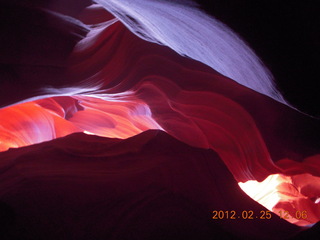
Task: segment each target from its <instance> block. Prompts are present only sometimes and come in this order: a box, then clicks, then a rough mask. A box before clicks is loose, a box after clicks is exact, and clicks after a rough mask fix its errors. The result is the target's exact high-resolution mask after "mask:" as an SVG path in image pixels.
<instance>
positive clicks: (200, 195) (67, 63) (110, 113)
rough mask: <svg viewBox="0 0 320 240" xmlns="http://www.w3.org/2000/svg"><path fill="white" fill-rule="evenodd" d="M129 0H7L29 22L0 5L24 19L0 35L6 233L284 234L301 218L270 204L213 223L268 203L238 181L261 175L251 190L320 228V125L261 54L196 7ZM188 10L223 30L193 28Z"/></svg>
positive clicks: (0, 159) (1, 194)
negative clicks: (293, 102) (288, 94)
mask: <svg viewBox="0 0 320 240" xmlns="http://www.w3.org/2000/svg"><path fill="white" fill-rule="evenodd" d="M137 2H140V4H139V5H136V3H132V4H129V3H126V4H124V3H120V2H118V1H108V2H105V1H99V3H101V4H102V5H98V4H93V5H90V6H89V4H90V3H89V2H87V1H79V5H78V7H77V8H74V9H73V10H68V7H67V5H68V4H70V5H76V4H75V3H73V1H66V2H61V3H60V2H59V3H60V4H61V5H59V4H57V5H55V6H54V5H53V6H51V5H50V4H49V5H45V6H41V8H39V7H38V5H37V4H39V3H36V1H31V0H30V1H27V3H25V4H22V3H20V2H19V1H17V2H15V3H13V4H7V5H4V7H5V8H4V9H9V10H11V11H14V12H15V13H16V14H17V15H20V16H21V17H23V19H24V21H23V22H22V21H20V22H19V20H16V19H15V18H12V16H11V15H8V16H7V17H8V18H9V20H12V21H18V23H19V24H18V26H17V30H15V31H14V30H12V31H11V30H10V29H9V30H8V32H7V34H6V38H4V40H2V41H4V42H3V43H4V44H7V43H9V42H10V43H11V44H12V45H11V47H10V48H9V50H8V49H4V50H5V51H3V52H4V54H3V55H2V56H1V61H2V62H3V63H5V65H4V67H3V71H2V72H1V73H2V75H3V76H2V77H3V79H4V81H1V83H0V89H1V95H0V97H1V99H0V100H1V101H0V104H1V106H2V108H1V109H0V151H2V153H0V166H1V176H0V177H1V179H2V180H1V188H0V200H1V201H2V208H3V209H4V210H3V211H4V212H5V213H6V214H7V215H6V214H5V215H4V217H2V219H3V222H4V226H8V228H7V227H5V228H3V229H4V230H5V229H8V230H6V231H7V233H6V234H7V235H6V236H8V238H9V237H16V238H23V237H25V236H33V238H40V239H42V238H45V236H46V235H47V234H49V235H50V237H51V236H52V239H90V238H93V239H101V238H108V239H126V238H128V239H148V238H150V237H151V236H152V238H155V239H156V237H158V238H159V239H168V238H173V239H179V237H180V238H182V237H185V238H186V237H187V236H191V235H192V234H194V235H192V236H199V239H201V238H202V239H207V238H209V237H210V236H213V235H215V234H216V235H219V236H225V238H227V237H229V238H230V239H234V238H244V239H257V238H258V239H264V238H266V239H270V238H272V239H283V238H289V237H292V236H294V235H295V234H297V233H298V232H299V231H301V229H300V228H299V227H296V226H294V225H290V224H289V223H286V222H285V221H284V220H281V219H279V217H277V216H276V215H272V218H271V219H264V220H263V219H259V218H256V219H254V220H252V221H250V220H249V219H242V216H241V217H240V218H239V219H236V220H231V219H229V220H227V219H223V220H213V219H211V217H212V214H211V213H212V211H214V210H218V211H219V210H223V211H236V212H239V213H240V212H242V211H253V212H255V213H256V214H258V213H260V211H267V209H265V208H263V207H262V206H260V205H259V204H257V203H256V202H254V201H253V200H251V199H249V198H248V197H247V196H246V195H245V194H244V193H242V192H241V190H240V188H239V187H238V185H237V184H236V183H237V182H241V183H243V184H244V185H241V186H242V188H243V189H248V187H245V186H246V185H245V184H246V182H247V183H250V182H248V181H263V180H264V179H266V178H267V177H269V178H267V179H266V180H265V181H264V182H263V183H262V184H264V185H259V184H258V185H247V186H249V188H251V190H254V191H251V192H250V194H249V195H250V196H251V197H252V198H254V199H255V200H256V201H258V202H259V203H261V204H263V205H264V206H265V207H268V208H269V209H270V210H272V211H273V212H274V213H276V214H278V215H281V217H282V218H284V219H286V220H287V221H289V222H291V223H294V224H296V225H299V226H309V227H310V226H312V224H315V223H317V222H318V221H319V219H320V205H319V202H320V200H319V199H320V184H319V183H320V151H319V150H320V149H319V146H320V144H319V143H320V141H319V132H320V129H319V128H320V125H319V120H317V119H313V118H310V117H308V116H306V115H304V114H302V113H300V112H298V111H296V110H295V109H293V108H291V107H290V106H288V105H286V104H285V101H284V100H283V99H282V97H281V95H279V93H277V92H276V91H275V90H274V87H273V83H272V80H271V78H270V77H269V73H268V71H267V70H265V69H264V67H263V66H262V65H261V63H259V60H258V58H257V57H256V56H255V55H254V53H253V52H251V51H250V50H248V49H247V47H246V46H245V45H244V43H242V42H241V40H239V39H238V38H237V37H236V36H235V35H233V33H231V32H230V30H229V29H227V28H226V27H225V26H223V25H222V24H220V23H217V22H215V20H213V19H211V20H210V18H209V17H208V16H206V15H204V14H203V13H201V12H199V11H198V10H196V9H195V6H194V5H193V4H191V5H188V4H187V5H182V4H178V3H174V4H172V3H169V2H166V1H154V2H155V3H156V2H157V4H155V5H150V3H147V2H146V1H137ZM80 6H81V7H80ZM85 6H87V7H86V8H85ZM103 7H105V8H107V9H108V10H109V11H110V12H111V13H112V14H113V15H112V14H111V13H110V12H108V11H106V10H105V9H104V8H103ZM140 8H141V9H142V10H143V11H142V10H141V12H139V13H137V11H138V10H137V9H140ZM61 9H62V10H61ZM165 9H167V10H168V11H167V12H164V10H165ZM179 9H180V10H181V11H180V12H179V11H178V10H179ZM177 11H178V12H179V14H175V13H177ZM26 12H28V13H30V14H26ZM31 13H32V14H31ZM142 13H144V14H142ZM186 13H190V14H194V16H197V19H199V22H198V23H197V24H201V19H205V20H204V21H205V23H206V25H205V26H207V27H208V28H209V27H210V26H212V29H213V30H212V31H213V32H211V31H210V34H213V35H214V34H218V33H221V34H222V33H223V34H222V35H221V36H220V37H221V38H218V39H217V38H213V39H212V42H214V43H212V42H208V43H206V42H204V39H206V38H205V36H206V34H207V33H206V34H204V35H202V37H201V36H199V37H196V38H194V37H193V36H194V33H195V32H194V31H195V29H196V28H195V29H194V28H192V29H191V30H192V31H186V29H187V28H188V26H186V16H185V15H186ZM141 14H142V15H141ZM152 16H154V17H152ZM161 19H164V20H165V21H163V22H161ZM179 19H180V20H181V22H180V25H181V29H179V26H177V24H176V23H177V21H178V20H179ZM157 21H158V23H157ZM214 23H215V24H216V25H215V27H216V28H214V27H213V25H214ZM194 24H196V23H194ZM212 24H213V25H212ZM34 28H36V30H34ZM174 28H177V31H176V32H175V34H174V35H172V34H173V32H174V31H173V30H172V29H174ZM201 29H202V28H200V27H199V29H198V32H199V35H201V34H202V33H201V31H202V30H201ZM214 29H216V30H214ZM130 30H131V31H130ZM133 32H134V33H135V34H136V35H135V34H134V33H133ZM177 33H179V34H180V35H179V38H180V40H181V41H180V40H179V39H176V38H177V35H176V34H177ZM166 35H167V38H165V36H166ZM213 35H212V36H213ZM17 36H19V37H20V38H17ZM21 36H22V37H21ZM19 39H21V40H19ZM184 39H188V41H184ZM146 40H148V41H146ZM4 44H1V46H4ZM164 45H166V46H164ZM213 48H216V49H213ZM229 48H231V49H232V51H231V53H232V52H234V51H235V52H236V53H237V54H236V55H235V56H234V58H233V57H232V56H233V55H232V54H231V53H230V52H228V51H226V50H224V49H229ZM237 49H239V52H237ZM10 50H12V51H10ZM204 50H205V51H207V52H205V51H204ZM242 53H244V54H245V55H242ZM185 56H188V57H185ZM239 56H243V57H244V58H246V59H247V60H248V59H249V60H248V61H245V63H244V65H243V66H242V65H241V64H240V63H239ZM196 60H198V61H196ZM220 60H221V61H220ZM199 61H201V62H199ZM240 62H241V61H240ZM217 63H218V65H217ZM204 64H207V65H208V66H207V65H204ZM250 64H251V65H250ZM224 66H225V67H224ZM250 66H251V69H250ZM228 69H229V70H228ZM232 69H233V70H234V71H233V70H232ZM246 72H248V81H245V80H244V79H246V75H245V73H246ZM222 74H223V75H222ZM227 76H228V77H233V78H234V79H231V78H228V77H227ZM254 76H256V77H257V79H256V83H257V85H255V84H254V83H255V78H254ZM255 86H256V87H255ZM270 97H272V98H270ZM149 129H158V130H154V131H148V130H149ZM83 133H86V134H88V135H85V134H83ZM137 134H140V135H137ZM69 135H70V136H69ZM89 135H97V136H100V137H97V136H89ZM136 135H137V136H136ZM134 136H136V137H134ZM127 138H129V139H127ZM121 139H127V140H121ZM42 142H45V143H42ZM37 143H41V144H37ZM34 144H36V145H34ZM29 145H32V146H29ZM24 146H29V147H24ZM9 148H17V149H9ZM8 149H9V150H8ZM243 186H244V187H243ZM252 186H256V187H255V188H254V189H252V188H253V187H252ZM261 186H264V187H261ZM270 186H271V189H270ZM263 189H265V190H266V192H263V191H262V190H263ZM275 199H276V200H275ZM271 203H272V204H271ZM280 212H281V213H285V214H286V216H289V217H283V215H282V214H281V213H280ZM302 212H304V213H303V217H302ZM82 214H83V215H82ZM299 214H300V215H299ZM31 216H33V217H31ZM255 216H258V215H255ZM6 218H8V219H9V220H8V221H6V220H5V219H6ZM10 219H11V220H10ZM151 219H156V220H155V221H152V220H151ZM199 219H201V220H199ZM150 222H152V223H150ZM36 226H40V227H39V229H37V227H36ZM79 226H80V227H79ZM133 226H135V227H133ZM266 226H267V227H266ZM135 228H137V229H138V230H135ZM314 228H316V227H314ZM162 229H166V232H167V233H168V234H169V235H168V236H161V234H163V231H162ZM248 229H249V230H250V231H248ZM280 229H281V231H280ZM4 230H3V231H4ZM193 231H195V233H193ZM160 232H161V233H160ZM191 232H192V233H191ZM19 234H20V235H19ZM174 234H176V236H175V235H174ZM190 234H191V235H190ZM302 234H303V233H302ZM46 239H48V238H46ZM191 239H192V237H191ZM193 239H195V237H193Z"/></svg>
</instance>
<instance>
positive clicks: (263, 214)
mask: <svg viewBox="0 0 320 240" xmlns="http://www.w3.org/2000/svg"><path fill="white" fill-rule="evenodd" d="M212 214H213V215H212V219H248V220H249V219H271V218H272V215H271V211H267V210H261V211H260V212H258V213H255V212H254V211H251V210H249V211H246V210H244V211H241V212H237V211H234V210H232V211H222V210H220V211H217V210H215V211H212Z"/></svg>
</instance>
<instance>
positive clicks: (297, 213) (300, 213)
mask: <svg viewBox="0 0 320 240" xmlns="http://www.w3.org/2000/svg"><path fill="white" fill-rule="evenodd" d="M279 216H280V218H283V219H291V218H295V219H297V220H300V219H307V218H308V213H307V211H295V212H292V213H291V214H290V213H289V211H279Z"/></svg>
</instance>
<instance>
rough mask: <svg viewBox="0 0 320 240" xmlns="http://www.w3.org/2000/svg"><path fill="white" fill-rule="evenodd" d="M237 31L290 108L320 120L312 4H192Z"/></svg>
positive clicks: (317, 29) (318, 14)
mask: <svg viewBox="0 0 320 240" xmlns="http://www.w3.org/2000/svg"><path fill="white" fill-rule="evenodd" d="M197 2H198V3H199V4H200V5H201V8H202V9H204V10H205V11H206V12H207V13H209V14H210V15H213V16H215V17H216V18H218V19H219V20H220V21H222V22H224V23H225V24H227V25H228V26H229V27H231V28H232V29H233V30H234V31H235V32H236V33H238V34H239V35H240V36H241V37H242V38H243V39H244V40H245V41H246V42H247V43H248V44H249V46H250V47H251V48H253V49H254V51H255V52H256V53H257V55H258V56H259V57H260V58H261V59H262V61H263V62H264V63H265V64H266V66H267V67H268V68H269V69H270V71H271V72H272V74H273V75H274V77H275V81H276V83H277V86H278V89H279V90H280V92H281V93H282V94H283V95H284V97H285V98H286V99H287V100H288V102H289V103H291V104H292V105H293V106H295V107H297V108H298V109H300V110H302V111H303V112H306V113H308V114H311V115H313V116H317V117H320V94H319V93H318V92H319V90H320V87H318V86H317V85H318V82H319V73H318V70H319V67H320V64H319V60H318V59H319V54H320V7H318V6H317V3H318V5H319V6H320V4H319V1H317V0H314V1H312V0H306V1H295V0H291V1H286V0H278V1H270V0H268V1H266V0H255V1H252V0H212V1H204V0H197Z"/></svg>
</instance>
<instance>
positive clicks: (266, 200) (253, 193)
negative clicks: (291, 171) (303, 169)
mask: <svg viewBox="0 0 320 240" xmlns="http://www.w3.org/2000/svg"><path fill="white" fill-rule="evenodd" d="M319 180H320V178H319V177H315V176H312V175H310V174H298V175H294V176H284V175H282V174H273V175H270V176H268V177H267V178H266V179H265V180H264V181H262V182H258V181H255V180H250V181H247V182H245V183H242V182H239V183H238V184H239V186H240V188H241V189H242V190H243V191H244V192H245V193H246V194H247V195H248V196H250V197H251V198H252V199H254V200H255V201H257V202H258V203H260V204H261V205H263V206H264V207H266V208H267V209H269V210H270V211H273V212H274V213H275V214H277V215H279V216H281V217H282V218H283V219H285V220H287V221H288V222H290V223H294V224H296V225H299V226H308V225H311V224H314V223H316V222H318V221H319V220H320V204H319V201H318V199H319V196H320V184H319ZM284 212H286V213H287V214H286V217H284V214H283V213H284ZM302 212H304V213H305V218H302Z"/></svg>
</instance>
